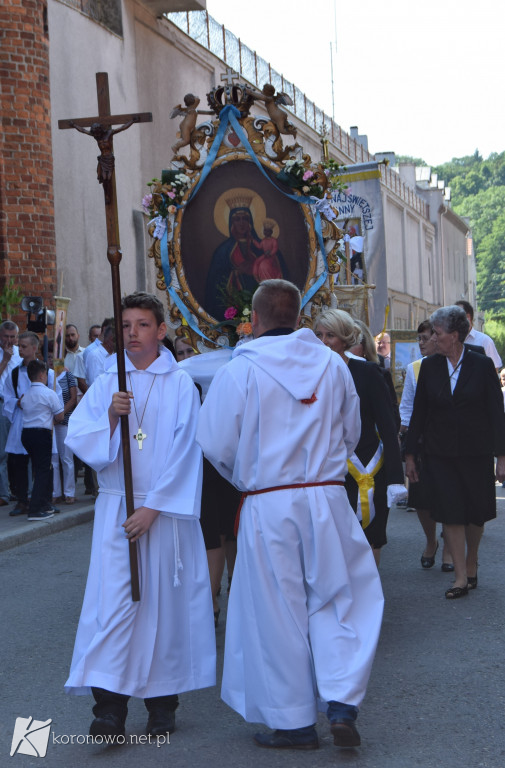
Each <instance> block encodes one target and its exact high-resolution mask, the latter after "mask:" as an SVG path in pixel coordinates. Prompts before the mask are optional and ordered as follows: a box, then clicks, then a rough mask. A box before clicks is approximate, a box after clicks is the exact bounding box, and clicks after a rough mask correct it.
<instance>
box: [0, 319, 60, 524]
mask: <svg viewBox="0 0 505 768" xmlns="http://www.w3.org/2000/svg"><path fill="white" fill-rule="evenodd" d="M38 349H39V338H38V336H37V334H36V333H33V332H32V331H25V332H24V333H20V334H19V356H20V357H21V359H22V363H21V364H20V365H18V366H17V367H15V368H13V369H12V371H11V372H10V374H9V375H8V376H7V379H6V380H5V386H4V414H5V415H6V416H7V418H8V419H9V421H10V422H11V426H10V429H9V436H8V438H7V442H6V444H5V450H6V451H7V453H9V454H11V463H12V472H13V483H14V488H13V489H12V490H13V493H14V495H15V496H16V498H17V500H18V504H17V507H16V508H15V509H12V510H11V511H10V512H9V515H10V516H11V517H16V516H17V515H26V514H27V513H28V461H29V457H28V453H27V451H26V450H25V448H24V446H23V444H22V442H21V432H22V430H23V395H24V394H25V392H27V391H28V390H29V388H30V380H29V378H28V373H27V366H28V363H29V362H30V361H31V360H35V359H36V358H37V352H38ZM48 382H49V387H50V388H51V389H54V388H55V387H54V371H49V372H48ZM55 391H56V394H57V395H58V397H59V398H60V399H61V403H62V410H63V397H62V393H61V387H60V385H59V384H58V383H56V388H55Z"/></svg>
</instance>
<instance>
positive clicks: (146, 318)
mask: <svg viewBox="0 0 505 768" xmlns="http://www.w3.org/2000/svg"><path fill="white" fill-rule="evenodd" d="M122 306H123V331H124V342H125V350H126V358H125V367H126V380H127V387H128V389H129V390H130V391H129V392H128V393H126V392H118V391H117V387H118V384H117V363H113V364H112V365H111V366H110V368H109V369H108V370H107V371H105V373H103V374H102V375H101V376H99V377H98V378H97V379H96V380H95V382H94V383H93V384H92V386H91V387H90V388H89V390H88V391H87V392H86V395H85V397H83V399H82V400H81V402H80V403H79V405H78V406H77V408H76V409H75V411H74V413H73V414H72V416H71V417H70V420H69V424H68V434H67V439H66V443H67V445H69V446H70V448H71V449H72V450H73V451H74V453H76V454H77V455H78V456H79V457H80V458H81V459H82V460H83V461H84V462H86V464H89V465H90V466H91V467H92V468H93V469H95V470H96V471H97V473H98V481H99V495H98V499H97V502H96V511H95V522H94V530H93V543H92V549H91V562H90V568H89V574H88V581H87V585H86V593H85V596H84V602H83V607H82V612H81V618H80V621H79V627H78V629H77V636H76V641H75V647H74V654H73V658H72V665H71V669H70V676H69V678H68V680H67V683H66V685H65V689H66V690H67V692H70V693H75V694H86V693H92V694H93V696H94V698H95V702H96V703H95V706H94V707H93V713H94V715H95V719H94V720H93V722H92V723H91V726H90V734H91V735H92V736H109V735H116V736H119V735H123V734H124V732H125V720H126V715H127V712H128V709H127V704H128V699H129V697H130V696H137V697H139V698H143V699H144V702H145V705H146V708H147V710H148V712H149V718H148V721H147V727H146V731H147V733H148V734H149V735H152V736H158V735H160V736H161V735H162V734H166V733H171V732H172V731H173V730H174V729H175V709H176V707H177V705H178V697H177V694H178V693H181V692H182V691H189V690H194V689H196V688H205V687H207V686H211V685H214V683H215V633H214V616H213V611H212V598H211V592H210V582H209V572H208V567H207V558H206V554H205V546H204V543H203V536H202V532H201V528H200V523H199V515H200V495H201V482H202V455H201V450H200V448H199V446H198V445H197V443H196V442H195V431H196V420H197V416H198V410H199V398H198V392H197V390H196V388H195V386H194V385H193V382H192V380H191V378H190V377H189V376H188V375H187V374H186V373H184V371H182V370H181V369H180V368H179V366H178V365H177V363H176V362H175V360H174V358H173V356H172V355H171V354H170V353H169V352H168V350H166V349H165V348H164V347H162V346H160V345H161V341H162V340H163V338H164V336H165V333H166V325H165V322H164V319H163V318H164V311H163V305H162V304H161V302H160V301H159V300H158V299H157V298H156V297H154V296H151V295H149V294H146V293H140V292H139V293H135V294H132V295H130V296H126V297H125V298H124V299H123V304H122ZM122 415H128V416H129V435H130V448H131V458H132V476H133V492H134V498H135V512H134V514H133V515H131V517H129V518H128V519H127V517H126V504H125V498H124V474H123V461H122V450H121V439H120V428H119V419H120V417H121V416H122ZM128 539H129V540H130V541H136V542H138V544H137V546H138V555H139V557H138V561H139V581H140V601H139V602H133V601H132V598H131V579H130V566H129V554H128Z"/></svg>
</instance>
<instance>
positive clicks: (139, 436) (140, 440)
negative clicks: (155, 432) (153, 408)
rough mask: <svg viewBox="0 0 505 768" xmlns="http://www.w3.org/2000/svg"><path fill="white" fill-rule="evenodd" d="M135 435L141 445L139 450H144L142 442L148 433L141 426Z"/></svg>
mask: <svg viewBox="0 0 505 768" xmlns="http://www.w3.org/2000/svg"><path fill="white" fill-rule="evenodd" d="M133 437H134V439H135V440H136V441H137V445H138V447H139V451H141V450H142V443H143V442H144V440H145V439H146V437H147V435H146V434H145V432H142V430H141V428H140V427H139V428H138V432H137V433H136V434H135V435H133Z"/></svg>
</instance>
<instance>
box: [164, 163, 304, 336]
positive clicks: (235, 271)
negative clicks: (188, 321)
mask: <svg viewBox="0 0 505 768" xmlns="http://www.w3.org/2000/svg"><path fill="white" fill-rule="evenodd" d="M179 247H180V259H181V263H182V265H183V267H184V273H185V276H186V280H187V283H188V287H189V288H190V289H191V293H192V294H193V296H194V297H195V299H196V301H197V302H198V303H199V304H200V305H201V306H202V307H204V308H205V310H206V312H207V313H208V314H209V315H211V316H212V317H213V318H215V319H216V320H217V321H222V320H224V312H225V311H226V309H227V306H228V304H229V302H228V303H227V295H229V294H230V293H233V292H234V291H248V292H250V293H251V294H252V293H254V291H255V290H256V288H257V286H258V285H259V283H260V282H262V281H263V280H267V279H269V278H285V279H288V280H291V281H292V282H294V283H295V284H296V285H297V286H298V287H299V288H300V290H301V291H303V289H304V286H305V282H306V280H307V275H308V270H309V238H308V233H307V226H306V220H305V216H304V213H303V210H302V208H301V206H300V205H298V204H297V203H296V202H295V201H293V200H290V199H289V198H287V197H284V196H283V195H281V194H280V193H279V192H278V191H277V189H276V188H275V187H274V186H273V185H272V184H271V183H269V182H268V181H267V179H265V178H264V177H263V176H262V174H261V172H260V171H259V170H258V168H257V167H256V166H255V165H253V164H252V163H247V162H241V161H239V160H236V161H234V162H230V163H226V164H222V165H221V166H219V167H218V168H215V169H214V170H213V171H212V173H211V174H209V176H208V178H207V179H206V181H205V182H204V184H203V185H202V188H201V190H200V192H199V194H198V195H197V196H196V197H195V198H194V199H193V200H191V202H190V203H189V205H188V206H187V208H186V210H185V213H184V217H183V220H182V222H181V235H180V241H179ZM177 250H179V249H176V253H177Z"/></svg>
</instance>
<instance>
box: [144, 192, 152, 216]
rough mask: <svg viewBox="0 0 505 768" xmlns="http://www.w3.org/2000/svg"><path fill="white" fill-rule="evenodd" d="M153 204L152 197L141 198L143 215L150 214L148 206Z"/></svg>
mask: <svg viewBox="0 0 505 768" xmlns="http://www.w3.org/2000/svg"><path fill="white" fill-rule="evenodd" d="M152 202H153V196H152V195H144V197H143V198H142V208H143V209H144V211H145V213H150V206H151V204H152Z"/></svg>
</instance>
